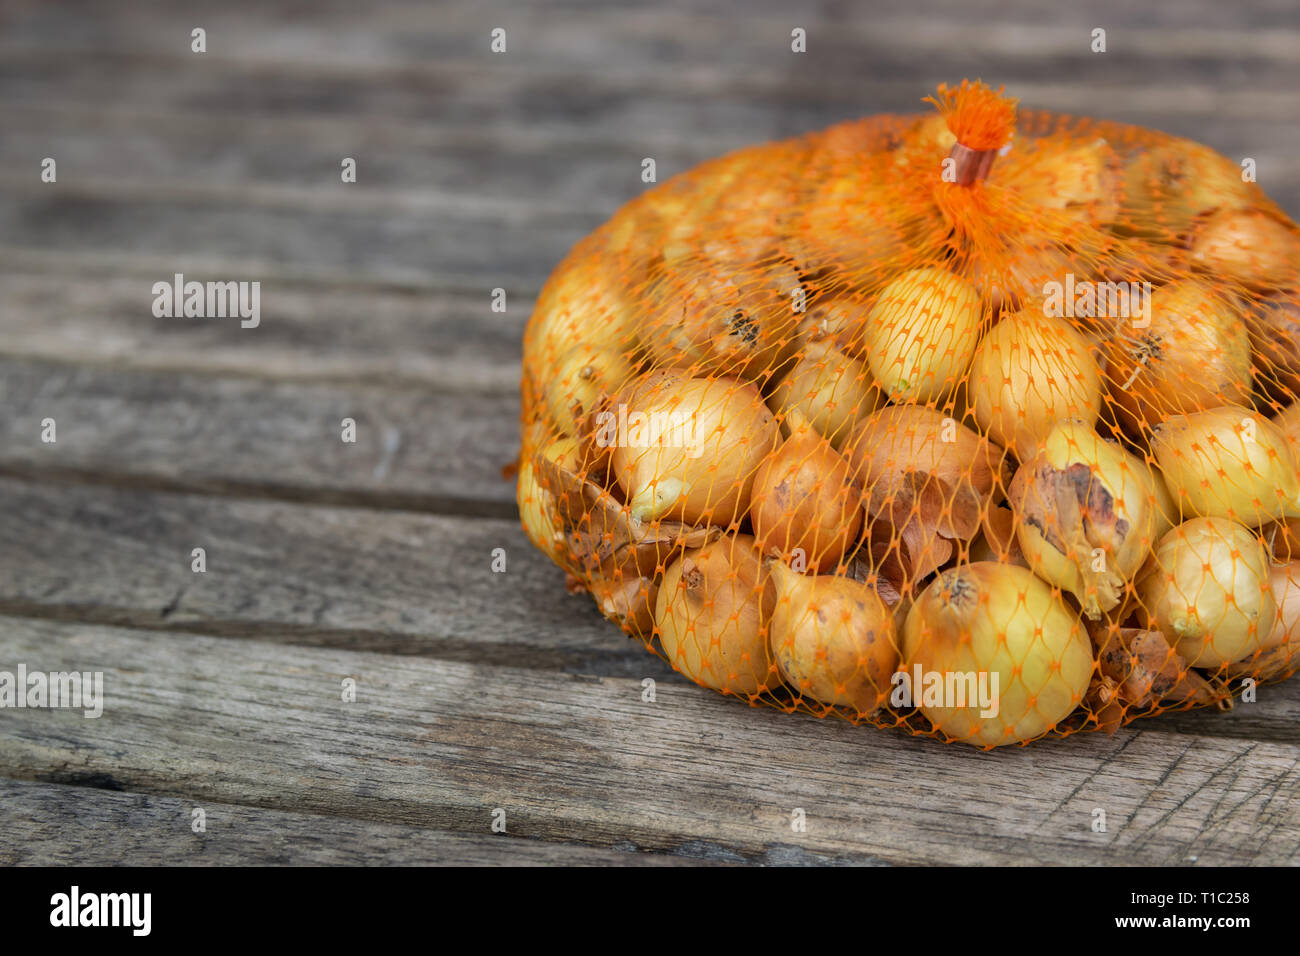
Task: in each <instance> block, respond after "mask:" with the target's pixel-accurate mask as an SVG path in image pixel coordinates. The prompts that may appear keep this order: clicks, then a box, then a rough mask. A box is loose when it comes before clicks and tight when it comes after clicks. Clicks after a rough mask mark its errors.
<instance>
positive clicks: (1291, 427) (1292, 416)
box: [1273, 400, 1300, 461]
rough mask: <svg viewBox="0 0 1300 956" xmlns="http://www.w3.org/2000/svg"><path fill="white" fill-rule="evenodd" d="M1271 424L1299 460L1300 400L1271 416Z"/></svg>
mask: <svg viewBox="0 0 1300 956" xmlns="http://www.w3.org/2000/svg"><path fill="white" fill-rule="evenodd" d="M1273 424H1274V425H1276V426H1277V430H1278V431H1280V432H1281V433H1282V437H1283V438H1285V439H1286V442H1287V444H1288V445H1290V446H1291V451H1292V452H1293V453H1294V454H1295V456H1296V460H1297V461H1300V400H1297V401H1296V403H1295V404H1293V405H1291V406H1290V407H1288V408H1285V409H1283V410H1282V411H1281V412H1279V413H1278V414H1277V415H1275V416H1273Z"/></svg>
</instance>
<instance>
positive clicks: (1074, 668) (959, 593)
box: [903, 562, 1093, 747]
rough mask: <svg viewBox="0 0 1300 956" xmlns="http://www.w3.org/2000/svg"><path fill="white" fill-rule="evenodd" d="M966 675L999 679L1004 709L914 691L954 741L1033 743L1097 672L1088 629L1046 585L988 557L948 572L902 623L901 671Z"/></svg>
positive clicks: (953, 680)
mask: <svg viewBox="0 0 1300 956" xmlns="http://www.w3.org/2000/svg"><path fill="white" fill-rule="evenodd" d="M918 666H919V667H920V669H921V672H922V674H923V675H925V674H936V675H939V678H940V680H941V681H942V682H943V684H945V685H947V684H951V685H952V686H953V687H954V688H955V687H956V686H957V685H959V684H960V683H961V681H962V679H963V678H964V679H965V680H966V681H967V682H968V684H969V681H970V680H971V679H972V677H973V678H974V679H975V680H976V681H978V679H979V675H981V674H983V675H985V678H986V680H987V681H988V685H987V686H988V688H989V689H990V690H991V689H992V688H993V686H994V685H993V676H994V675H995V674H996V677H997V684H996V686H997V697H996V710H997V713H996V714H990V713H987V711H985V712H983V713H982V711H981V708H980V707H979V706H978V705H974V706H972V705H971V704H970V702H969V697H968V698H967V703H966V706H957V705H958V704H959V703H960V701H959V700H958V699H957V698H955V697H950V696H948V695H947V694H942V693H937V694H935V695H934V697H933V698H931V700H930V701H929V702H927V698H926V696H925V688H924V687H919V688H918V687H912V688H911V692H912V699H913V702H914V703H917V704H919V706H920V709H921V712H922V713H923V714H924V715H925V716H926V718H927V719H928V720H929V721H930V722H931V723H932V724H934V726H935V727H936V728H937V729H938V730H940V731H941V732H942V733H944V734H945V735H946V736H947V737H949V738H951V739H954V740H961V741H965V742H967V743H971V744H976V745H978V746H982V747H1000V746H1003V745H1006V744H1014V743H1020V742H1022V741H1026V740H1032V739H1034V738H1035V737H1040V736H1042V735H1043V734H1045V733H1047V732H1049V731H1050V730H1052V729H1053V728H1054V727H1055V726H1056V725H1057V724H1059V723H1060V722H1061V721H1062V720H1064V719H1065V718H1066V717H1067V716H1069V714H1070V712H1071V711H1073V710H1074V709H1075V708H1076V707H1077V706H1078V705H1079V703H1080V702H1081V701H1082V700H1083V697H1084V694H1086V693H1087V690H1088V683H1089V680H1090V679H1091V677H1092V671H1093V659H1092V647H1091V643H1090V641H1089V638H1088V632H1087V630H1086V628H1085V627H1084V625H1083V622H1082V621H1081V620H1080V619H1079V617H1078V615H1076V614H1075V613H1074V612H1073V611H1072V610H1070V608H1069V607H1068V606H1067V605H1066V604H1065V602H1064V601H1063V600H1062V599H1061V598H1060V597H1059V596H1057V595H1056V594H1055V593H1053V591H1052V589H1051V588H1050V587H1048V586H1047V585H1046V584H1045V583H1043V581H1041V580H1040V579H1039V578H1037V577H1035V576H1034V575H1033V574H1032V573H1031V572H1030V571H1028V570H1026V569H1025V568H1022V567H1018V566H1017V565H1013V564H992V563H985V562H980V563H976V564H970V565H966V566H965V567H958V568H954V569H952V570H949V571H944V572H943V573H941V574H940V575H939V576H938V577H937V578H935V580H934V581H933V582H931V584H930V586H929V587H927V588H926V589H925V591H923V592H922V593H921V595H920V597H918V598H917V600H916V603H915V604H914V605H912V609H911V610H910V611H909V612H908V615H907V622H906V623H905V624H904V627H903V670H904V671H906V672H907V673H908V674H914V673H915V672H916V668H917V667H918Z"/></svg>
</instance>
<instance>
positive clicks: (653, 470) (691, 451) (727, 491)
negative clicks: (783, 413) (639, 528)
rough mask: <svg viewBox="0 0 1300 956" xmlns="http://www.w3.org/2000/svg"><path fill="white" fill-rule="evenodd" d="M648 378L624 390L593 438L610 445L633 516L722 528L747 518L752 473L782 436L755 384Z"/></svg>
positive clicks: (612, 463) (614, 467)
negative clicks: (616, 405)
mask: <svg viewBox="0 0 1300 956" xmlns="http://www.w3.org/2000/svg"><path fill="white" fill-rule="evenodd" d="M647 382H648V383H649V384H645V383H643V385H642V386H641V387H636V388H632V389H629V390H628V391H627V392H626V395H627V396H628V397H627V399H626V400H624V401H620V402H619V403H618V405H619V406H621V407H618V408H616V409H615V411H614V419H613V420H607V421H606V422H605V424H606V426H607V427H606V428H605V429H603V430H602V431H600V432H598V433H597V437H596V440H597V443H598V444H601V445H603V446H605V447H612V448H613V451H612V452H611V454H610V468H611V471H612V472H613V474H614V476H615V477H616V478H617V479H618V483H619V485H620V486H621V487H622V488H623V490H624V492H625V493H626V495H627V502H628V505H629V507H630V510H631V512H632V514H633V516H634V517H637V518H640V519H642V520H647V519H651V518H674V519H676V520H679V521H685V522H688V523H695V522H699V521H707V522H709V523H710V524H716V525H721V526H726V525H728V524H730V523H731V522H732V521H734V520H736V519H737V518H739V517H741V516H743V515H744V514H745V513H746V512H747V511H748V510H749V503H750V489H751V487H752V486H753V483H754V472H755V470H756V469H757V468H758V466H759V463H760V462H762V460H763V458H764V457H765V456H766V455H767V454H768V452H770V451H771V450H772V448H773V447H774V446H775V445H776V443H777V441H778V439H779V438H780V429H779V428H778V427H777V424H776V419H774V418H773V417H772V413H771V412H770V411H768V409H767V406H766V405H764V404H763V397H762V395H760V394H759V391H758V389H757V388H755V387H754V386H753V385H743V384H741V383H740V382H737V381H735V380H734V379H729V378H713V379H705V378H680V377H676V376H673V375H669V376H660V377H657V378H652V379H648V380H647ZM623 416H625V417H623Z"/></svg>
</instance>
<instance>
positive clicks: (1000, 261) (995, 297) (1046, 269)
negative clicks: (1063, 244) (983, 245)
mask: <svg viewBox="0 0 1300 956" xmlns="http://www.w3.org/2000/svg"><path fill="white" fill-rule="evenodd" d="M1081 268H1082V266H1080V265H1079V264H1078V263H1076V262H1075V261H1074V259H1073V258H1072V257H1071V256H1070V254H1069V253H1067V252H1066V251H1065V250H1063V249H1061V248H1060V247H1058V246H1053V245H1045V246H1030V245H1020V244H1016V245H1013V246H1012V247H1011V248H1009V249H1004V250H998V252H996V253H994V252H988V253H986V254H985V255H984V256H977V257H974V258H972V259H971V260H970V263H969V265H968V267H967V270H966V276H967V278H969V279H970V281H971V283H972V284H973V285H974V286H975V288H976V289H978V290H979V291H980V293H981V294H982V295H983V296H984V297H985V298H986V299H988V301H989V304H990V306H992V308H993V310H994V311H995V312H1014V311H1016V310H1018V309H1021V308H1024V307H1026V306H1028V305H1029V304H1030V303H1033V304H1034V305H1035V306H1036V307H1037V306H1038V305H1040V304H1041V303H1042V300H1043V296H1044V293H1043V286H1044V285H1046V284H1047V283H1048V282H1063V281H1064V280H1065V276H1066V275H1067V274H1068V273H1074V272H1078V271H1080V270H1081Z"/></svg>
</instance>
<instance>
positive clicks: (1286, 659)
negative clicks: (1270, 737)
mask: <svg viewBox="0 0 1300 956" xmlns="http://www.w3.org/2000/svg"><path fill="white" fill-rule="evenodd" d="M1269 588H1270V590H1271V591H1272V592H1273V600H1274V601H1275V602H1276V603H1277V619H1276V620H1275V621H1274V622H1273V629H1272V630H1271V631H1269V632H1268V636H1267V637H1266V638H1264V640H1263V642H1262V643H1261V645H1260V648H1259V652H1258V653H1257V654H1252V655H1250V656H1249V657H1244V658H1242V659H1241V660H1239V661H1237V662H1236V663H1234V664H1232V665H1231V666H1230V667H1229V668H1228V674H1227V676H1228V677H1229V678H1230V679H1232V680H1236V679H1239V678H1242V677H1253V678H1255V679H1256V680H1274V679H1276V678H1279V677H1287V676H1289V675H1290V674H1292V673H1294V672H1295V671H1296V670H1297V669H1300V561H1288V562H1286V563H1284V564H1275V565H1273V566H1272V567H1271V568H1270V569H1269Z"/></svg>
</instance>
